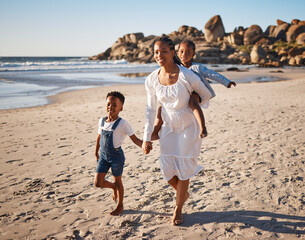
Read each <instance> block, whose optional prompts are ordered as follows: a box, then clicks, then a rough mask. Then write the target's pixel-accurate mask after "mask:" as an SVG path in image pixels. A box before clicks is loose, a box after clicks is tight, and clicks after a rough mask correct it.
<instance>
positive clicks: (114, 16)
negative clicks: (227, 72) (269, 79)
mask: <svg viewBox="0 0 305 240" xmlns="http://www.w3.org/2000/svg"><path fill="white" fill-rule="evenodd" d="M214 15H220V16H221V18H222V21H223V24H224V27H225V31H226V32H232V31H233V30H234V28H235V27H238V26H243V27H249V26H250V25H252V24H258V25H259V26H261V28H262V29H263V31H265V29H266V28H267V26H269V25H276V20H277V19H281V20H283V21H286V22H290V21H291V20H292V19H294V18H297V19H300V20H305V0H256V1H253V0H250V1H248V0H209V1H207V0H185V1H182V0H176V1H170V0H169V1H168V0H154V1H147V0H106V1H105V0H0V56H92V55H96V54H98V53H100V52H103V51H105V50H106V49H107V48H108V47H110V46H111V45H112V44H113V43H114V42H115V41H116V40H117V39H118V38H119V37H122V36H123V35H124V34H127V33H134V32H143V33H144V35H145V36H148V35H151V34H153V35H161V34H162V33H165V34H168V33H171V32H172V31H175V30H177V29H178V28H179V27H180V26H181V25H188V26H193V27H196V28H198V29H199V30H203V28H204V25H205V24H206V22H207V21H208V20H209V19H210V18H211V17H213V16H214Z"/></svg>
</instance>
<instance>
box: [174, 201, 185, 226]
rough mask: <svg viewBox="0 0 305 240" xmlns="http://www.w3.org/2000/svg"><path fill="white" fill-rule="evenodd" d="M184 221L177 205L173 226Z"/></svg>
mask: <svg viewBox="0 0 305 240" xmlns="http://www.w3.org/2000/svg"><path fill="white" fill-rule="evenodd" d="M182 223H183V217H182V212H181V211H178V210H177V206H176V207H175V211H174V215H173V226H177V225H180V224H182Z"/></svg>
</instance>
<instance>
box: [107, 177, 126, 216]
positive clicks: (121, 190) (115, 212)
mask: <svg viewBox="0 0 305 240" xmlns="http://www.w3.org/2000/svg"><path fill="white" fill-rule="evenodd" d="M114 184H115V185H116V186H117V191H118V193H119V201H118V205H117V207H116V209H114V210H113V211H112V212H111V213H110V215H113V216H118V215H120V214H121V212H123V210H124V206H123V198H124V186H123V183H122V176H119V177H114Z"/></svg>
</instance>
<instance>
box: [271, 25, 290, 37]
mask: <svg viewBox="0 0 305 240" xmlns="http://www.w3.org/2000/svg"><path fill="white" fill-rule="evenodd" d="M289 27H290V24H288V23H285V22H284V23H282V24H281V25H278V26H276V28H275V29H274V32H273V37H275V38H276V39H277V40H283V41H286V32H287V30H288V28H289Z"/></svg>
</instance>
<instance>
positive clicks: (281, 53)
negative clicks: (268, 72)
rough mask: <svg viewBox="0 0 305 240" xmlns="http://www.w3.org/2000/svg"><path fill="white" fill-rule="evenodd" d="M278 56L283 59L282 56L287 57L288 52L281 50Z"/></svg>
mask: <svg viewBox="0 0 305 240" xmlns="http://www.w3.org/2000/svg"><path fill="white" fill-rule="evenodd" d="M278 55H279V56H280V57H283V56H286V57H287V56H288V51H286V50H285V49H281V50H280V51H279V52H278Z"/></svg>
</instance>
